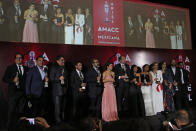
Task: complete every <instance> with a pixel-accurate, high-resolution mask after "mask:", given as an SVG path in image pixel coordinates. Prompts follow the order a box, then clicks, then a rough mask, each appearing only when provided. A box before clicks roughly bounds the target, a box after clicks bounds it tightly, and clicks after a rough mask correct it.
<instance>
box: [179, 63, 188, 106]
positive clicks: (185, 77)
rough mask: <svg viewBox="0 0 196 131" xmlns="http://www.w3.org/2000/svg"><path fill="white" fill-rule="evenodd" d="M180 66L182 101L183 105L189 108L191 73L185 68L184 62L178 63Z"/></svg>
mask: <svg viewBox="0 0 196 131" xmlns="http://www.w3.org/2000/svg"><path fill="white" fill-rule="evenodd" d="M178 67H179V69H180V87H181V88H180V89H181V101H182V107H183V108H188V107H189V101H188V88H187V87H188V86H189V84H190V81H189V73H188V71H187V70H185V69H184V64H183V63H182V62H179V63H178Z"/></svg>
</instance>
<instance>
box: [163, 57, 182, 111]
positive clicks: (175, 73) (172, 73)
mask: <svg viewBox="0 0 196 131" xmlns="http://www.w3.org/2000/svg"><path fill="white" fill-rule="evenodd" d="M166 78H167V82H168V83H171V84H172V85H173V88H174V90H175V95H174V104H175V108H176V109H177V110H179V109H181V107H182V102H181V99H180V97H181V93H180V92H181V87H180V83H181V82H180V70H179V68H177V67H176V60H175V59H172V60H171V65H170V67H169V68H168V69H167V70H166Z"/></svg>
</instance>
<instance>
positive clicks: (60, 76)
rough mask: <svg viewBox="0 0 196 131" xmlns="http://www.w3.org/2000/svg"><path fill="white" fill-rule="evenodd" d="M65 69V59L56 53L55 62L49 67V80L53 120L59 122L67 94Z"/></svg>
mask: <svg viewBox="0 0 196 131" xmlns="http://www.w3.org/2000/svg"><path fill="white" fill-rule="evenodd" d="M67 76H68V74H67V70H66V68H65V59H64V57H63V56H61V55H58V56H57V57H56V62H55V63H54V64H53V66H52V67H51V69H50V80H51V83H52V95H53V101H54V108H55V121H56V123H60V122H61V121H62V119H63V112H64V110H65V104H66V102H67V101H66V95H67V80H68V78H67Z"/></svg>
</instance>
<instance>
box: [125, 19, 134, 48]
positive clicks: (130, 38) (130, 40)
mask: <svg viewBox="0 0 196 131" xmlns="http://www.w3.org/2000/svg"><path fill="white" fill-rule="evenodd" d="M125 25H126V26H125V27H126V28H125V33H126V36H125V37H126V39H125V40H126V44H127V45H128V46H131V45H132V44H134V43H135V42H136V32H135V25H134V23H133V20H132V17H131V16H128V17H127V20H126V24H125Z"/></svg>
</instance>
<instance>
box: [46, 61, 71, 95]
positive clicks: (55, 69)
mask: <svg viewBox="0 0 196 131" xmlns="http://www.w3.org/2000/svg"><path fill="white" fill-rule="evenodd" d="M63 69H64V73H63V76H64V78H65V80H64V81H65V85H61V81H60V80H59V77H60V76H62V70H63ZM67 77H68V73H67V70H66V69H65V67H60V66H59V65H58V64H57V63H55V64H53V66H52V67H51V69H50V80H51V82H52V92H53V95H55V96H62V95H64V94H65V93H66V92H67V84H68V83H67V80H68V78H67Z"/></svg>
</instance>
